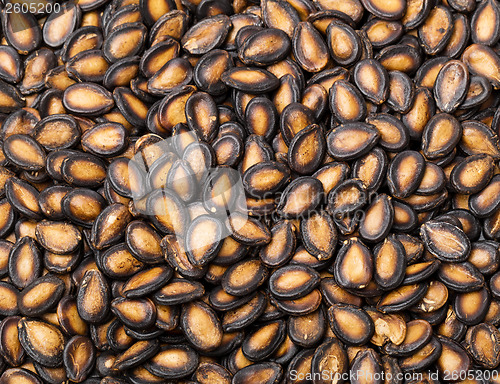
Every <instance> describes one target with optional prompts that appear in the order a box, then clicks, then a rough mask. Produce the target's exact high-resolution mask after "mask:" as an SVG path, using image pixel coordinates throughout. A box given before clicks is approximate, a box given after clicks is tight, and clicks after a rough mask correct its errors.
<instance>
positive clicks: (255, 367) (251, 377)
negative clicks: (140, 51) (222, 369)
mask: <svg viewBox="0 0 500 384" xmlns="http://www.w3.org/2000/svg"><path fill="white" fill-rule="evenodd" d="M268 1H269V0H268ZM286 4H288V3H286ZM282 375H283V369H282V367H281V365H280V364H277V363H272V362H268V363H258V364H252V365H250V366H247V367H245V368H242V369H241V370H239V371H238V372H237V373H236V374H235V375H234V376H233V381H236V382H238V383H241V384H250V383H254V382H255V380H261V382H262V384H272V383H277V382H279V380H280V379H281V376H282ZM262 378H264V381H263V380H262Z"/></svg>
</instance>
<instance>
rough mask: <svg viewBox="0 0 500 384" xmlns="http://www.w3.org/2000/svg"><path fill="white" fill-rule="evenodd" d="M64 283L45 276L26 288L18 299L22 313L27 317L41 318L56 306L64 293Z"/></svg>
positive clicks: (53, 277) (55, 278)
mask: <svg viewBox="0 0 500 384" xmlns="http://www.w3.org/2000/svg"><path fill="white" fill-rule="evenodd" d="M64 288H65V287H64V282H63V281H62V280H61V279H59V278H57V277H55V276H51V275H45V276H43V277H40V278H38V279H36V280H35V281H33V282H32V283H31V284H30V285H28V286H27V287H25V288H24V289H23V291H22V292H21V294H20V295H19V297H18V306H19V310H20V312H21V313H22V314H23V315H25V316H39V315H42V314H43V313H46V312H47V311H48V310H50V309H51V308H53V307H55V306H56V303H57V302H58V301H59V300H60V299H61V297H62V295H63V293H64Z"/></svg>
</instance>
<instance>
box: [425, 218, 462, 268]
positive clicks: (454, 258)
mask: <svg viewBox="0 0 500 384" xmlns="http://www.w3.org/2000/svg"><path fill="white" fill-rule="evenodd" d="M420 231H421V236H422V237H423V239H424V241H425V242H426V243H427V249H428V250H429V252H431V253H432V254H433V255H435V256H436V257H437V258H439V259H440V260H442V261H450V262H460V261H464V260H465V259H466V258H467V257H468V255H469V252H470V241H469V239H468V238H467V236H466V235H465V234H464V232H463V231H462V230H461V229H460V228H458V227H456V226H454V225H452V224H450V223H446V222H439V221H429V222H427V223H425V224H424V225H423V226H422V227H421V229H420Z"/></svg>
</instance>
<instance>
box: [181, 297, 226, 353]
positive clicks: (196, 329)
mask: <svg viewBox="0 0 500 384" xmlns="http://www.w3.org/2000/svg"><path fill="white" fill-rule="evenodd" d="M180 321H181V324H182V329H183V331H184V333H185V335H186V338H187V339H188V340H189V341H190V342H191V343H192V344H193V345H194V346H195V348H197V349H199V350H201V351H207V352H208V351H211V350H214V349H216V348H217V347H219V346H220V344H221V342H222V327H221V324H220V321H219V319H218V318H217V315H216V313H215V311H214V310H213V309H212V308H210V306H208V305H207V304H205V303H203V302H192V303H189V304H186V305H184V306H183V309H182V313H181V318H180Z"/></svg>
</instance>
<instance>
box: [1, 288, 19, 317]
mask: <svg viewBox="0 0 500 384" xmlns="http://www.w3.org/2000/svg"><path fill="white" fill-rule="evenodd" d="M0 283H1V284H0V295H1V296H2V303H1V305H0V313H1V314H2V315H3V316H12V315H17V314H18V313H19V307H18V304H17V301H18V296H19V292H18V290H17V289H16V287H15V286H13V285H12V284H10V283H7V282H5V281H2V282H0Z"/></svg>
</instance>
